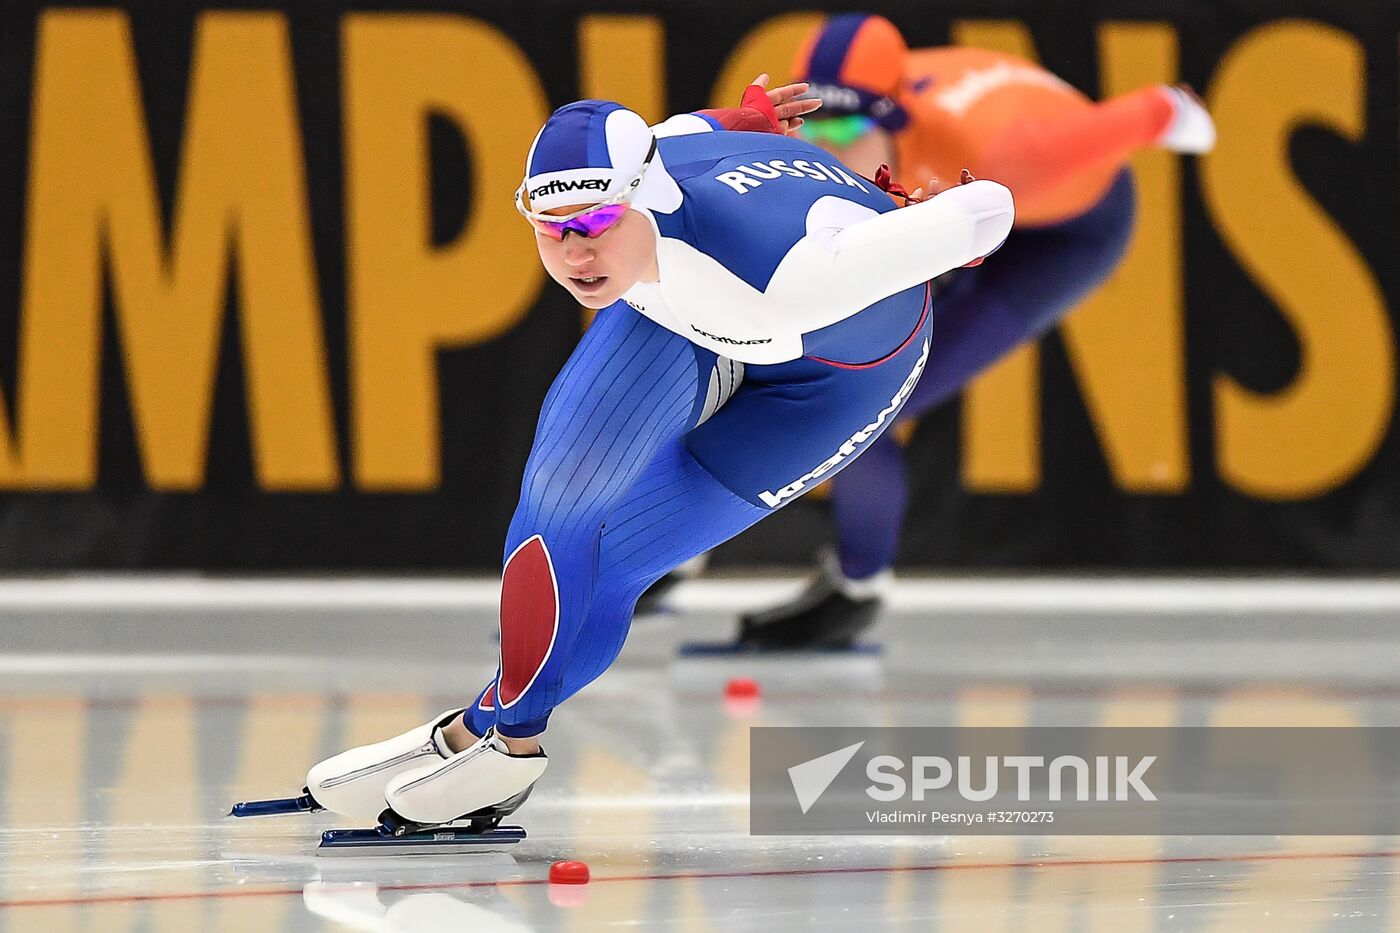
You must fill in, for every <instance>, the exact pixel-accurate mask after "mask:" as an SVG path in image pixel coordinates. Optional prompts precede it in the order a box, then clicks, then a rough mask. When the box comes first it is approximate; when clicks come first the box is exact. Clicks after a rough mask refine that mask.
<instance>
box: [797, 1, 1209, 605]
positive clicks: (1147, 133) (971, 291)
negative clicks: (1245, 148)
mask: <svg viewBox="0 0 1400 933" xmlns="http://www.w3.org/2000/svg"><path fill="white" fill-rule="evenodd" d="M794 71H795V78H796V79H797V80H805V81H809V82H811V84H812V89H811V92H810V93H811V94H812V95H814V96H817V97H820V98H821V99H822V101H823V107H822V110H820V111H818V112H817V113H816V114H814V115H813V116H814V117H817V118H821V119H811V120H809V123H808V127H809V128H810V129H811V130H812V132H811V134H810V135H809V138H811V139H813V140H814V141H816V142H818V143H819V144H823V145H828V144H829V145H828V148H832V149H833V151H836V152H837V153H838V154H839V155H840V156H841V157H842V158H843V160H844V161H845V162H846V164H848V165H852V166H853V167H855V168H856V169H857V170H860V171H863V172H869V173H873V172H874V169H875V165H873V164H865V165H863V164H861V161H860V160H859V159H858V158H854V157H853V154H854V153H855V152H856V151H857V149H858V147H859V146H860V145H862V144H861V143H859V142H857V141H856V140H855V139H853V138H851V137H853V136H854V135H855V134H858V133H861V132H863V131H866V130H868V131H870V132H871V133H872V134H873V137H878V139H877V141H878V142H882V143H884V148H883V149H880V148H879V147H877V148H874V149H866V150H864V151H866V152H867V153H871V152H884V153H885V155H886V158H888V157H889V156H893V161H894V173H895V177H897V178H898V179H899V180H900V181H902V182H904V184H905V186H906V187H908V188H911V189H912V188H914V187H916V186H918V185H926V184H927V183H928V181H929V179H930V178H932V177H936V178H937V179H939V180H940V181H941V182H942V184H943V185H944V186H946V185H948V184H956V183H957V179H958V178H959V174H960V172H961V170H962V169H964V168H966V169H968V170H970V171H971V173H972V174H973V175H974V176H976V177H978V178H990V179H992V180H994V181H999V182H1001V183H1002V184H1004V185H1006V186H1007V187H1008V188H1010V189H1011V192H1012V194H1013V196H1014V197H1015V202H1016V226H1015V229H1014V230H1013V232H1012V234H1011V236H1010V238H1009V239H1008V240H1007V242H1006V245H1005V246H1004V247H1003V248H1002V250H1001V251H1000V252H999V253H998V255H997V256H996V258H995V259H994V260H993V261H991V262H988V263H987V264H986V265H983V266H979V267H977V268H973V269H964V270H958V271H956V272H954V273H951V274H950V276H949V278H950V279H951V280H950V281H947V282H940V283H938V284H939V285H940V286H941V288H940V290H939V291H938V292H937V298H936V300H935V304H934V339H933V344H932V349H931V353H930V358H929V362H928V366H927V369H926V370H925V374H924V376H923V378H922V380H921V381H920V383H919V385H918V387H917V388H916V389H915V391H914V395H913V396H912V397H911V398H910V400H909V402H908V404H907V405H906V407H905V409H904V413H903V416H904V417H905V418H910V417H915V418H916V417H918V416H919V415H920V414H922V413H923V412H926V411H928V410H929V409H930V408H932V407H934V406H936V405H938V404H939V403H940V402H942V401H944V400H946V399H947V398H948V397H950V396H952V395H954V394H955V393H957V392H958V391H959V390H960V389H961V388H962V387H963V386H964V385H966V384H967V382H968V381H970V380H971V379H972V378H973V377H974V376H976V375H977V374H978V373H979V372H980V371H982V370H983V369H985V368H986V367H987V366H989V365H990V364H992V363H993V362H995V361H996V360H998V359H999V358H1001V357H1002V356H1004V355H1005V354H1006V353H1008V352H1009V351H1010V350H1012V349H1014V348H1015V347H1016V346H1018V345H1020V344H1022V343H1023V342H1026V341H1030V340H1034V339H1036V338H1038V337H1039V336H1041V335H1042V334H1044V333H1045V332H1046V331H1048V330H1050V329H1051V328H1052V327H1053V326H1054V325H1055V324H1056V323H1057V322H1058V321H1059V320H1060V318H1061V317H1063V316H1064V315H1065V314H1066V313H1068V312H1069V311H1070V310H1071V309H1072V308H1073V307H1074V306H1075V305H1076V304H1077V303H1078V302H1079V301H1080V300H1082V299H1083V298H1084V297H1085V296H1087V295H1088V294H1089V293H1090V292H1092V291H1093V290H1094V289H1095V288H1097V287H1098V286H1099V285H1100V284H1101V283H1102V282H1103V281H1104V280H1105V279H1106V278H1107V277H1108V275H1109V274H1110V273H1111V272H1112V270H1113V268H1114V267H1115V266H1116V265H1117V263H1118V261H1119V260H1120V258H1121V257H1122V255H1123V252H1124V250H1125V249H1126V247H1127V243H1128V239H1129V235H1130V233H1131V229H1132V222H1133V213H1134V194H1133V185H1132V178H1131V175H1130V173H1129V172H1128V170H1127V168H1126V163H1127V160H1128V158H1129V157H1130V156H1132V155H1133V154H1134V153H1136V152H1137V151H1139V150H1141V149H1143V148H1145V147H1149V146H1153V145H1156V144H1159V143H1160V141H1161V140H1162V139H1163V136H1164V134H1166V133H1167V132H1168V130H1169V129H1170V128H1171V126H1172V124H1173V121H1174V119H1175V118H1176V113H1177V108H1178V104H1177V100H1178V98H1177V97H1174V95H1182V94H1183V92H1182V91H1179V90H1176V89H1172V88H1165V87H1148V88H1143V89H1142V90H1139V91H1135V92H1133V93H1130V94H1126V95H1123V96H1120V97H1115V98H1113V99H1111V100H1108V101H1105V102H1102V103H1095V102H1093V101H1091V100H1090V99H1089V98H1087V97H1085V96H1084V95H1083V94H1081V93H1080V92H1079V91H1077V90H1076V89H1074V88H1073V87H1071V86H1070V85H1069V84H1067V83H1065V82H1064V81H1062V80H1061V79H1059V78H1058V77H1056V76H1055V75H1053V74H1051V73H1050V72H1048V71H1046V70H1045V69H1043V68H1041V67H1039V66H1038V65H1036V64H1034V63H1032V62H1029V61H1026V60H1024V59H1021V58H1017V57H1015V56H1012V55H1006V54H1002V53H999V52H993V51H987V50H983V49H974V48H961V47H958V48H954V47H948V48H932V49H919V50H910V49H908V48H907V47H906V45H905V43H904V39H903V38H902V36H901V35H900V33H899V31H898V30H897V29H896V28H895V27H894V25H893V24H891V23H890V22H889V21H888V20H885V19H883V18H881V17H878V16H866V15H862V14H847V15H842V16H836V17H832V18H831V19H830V20H828V21H827V22H826V24H825V25H824V26H823V27H822V28H821V29H819V30H818V31H817V32H815V33H814V34H813V35H812V36H811V37H810V39H809V40H808V41H807V43H806V44H805V46H804V47H803V49H802V50H801V51H800V52H799V54H798V58H797V63H796V67H795V69H794ZM828 121H829V122H828ZM842 121H844V124H845V125H846V126H847V128H848V129H849V128H850V127H851V126H854V132H848V133H847V134H846V136H847V138H845V139H842V138H841V137H840V136H839V135H837V134H834V133H829V132H825V131H824V128H825V129H826V130H829V129H839V128H840V127H841V126H842V125H843V122H842ZM878 131H883V133H880V132H878ZM843 143H844V144H847V145H849V146H850V147H851V148H846V149H843V148H842V144H843ZM877 161H878V160H877ZM906 499H907V491H906V477H905V469H904V464H903V457H902V452H901V451H900V449H899V447H898V445H897V444H896V442H895V441H894V440H893V438H892V437H891V436H890V435H889V434H887V435H885V437H884V438H882V439H881V441H880V442H879V444H878V445H877V446H876V447H873V448H872V449H871V450H869V451H867V453H866V454H865V455H864V456H863V457H862V458H861V459H860V461H859V462H857V463H856V464H854V465H852V467H851V468H850V469H848V470H847V471H846V472H844V473H843V474H842V475H841V477H840V478H839V480H838V481H836V482H835V483H834V486H833V501H834V513H835V518H836V522H837V526H838V531H839V548H838V553H839V556H840V563H841V570H842V574H843V575H844V576H845V577H846V578H847V579H849V580H862V579H867V578H870V577H872V576H874V575H875V574H877V573H879V572H881V571H883V570H886V569H887V568H889V567H890V566H891V565H892V564H893V563H894V560H895V557H896V553H897V550H898V544H899V538H900V529H901V525H902V522H903V515H904V509H905V503H906Z"/></svg>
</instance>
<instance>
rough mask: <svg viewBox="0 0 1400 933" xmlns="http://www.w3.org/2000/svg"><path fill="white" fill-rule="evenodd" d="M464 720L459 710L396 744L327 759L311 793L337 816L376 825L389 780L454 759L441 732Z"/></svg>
mask: <svg viewBox="0 0 1400 933" xmlns="http://www.w3.org/2000/svg"><path fill="white" fill-rule="evenodd" d="M460 715H462V710H460V709H457V710H448V711H447V712H445V713H443V714H442V715H441V716H438V717H437V718H436V719H434V720H432V721H431V722H427V723H424V724H423V725H421V726H418V727H417V728H415V729H410V730H409V731H407V732H405V733H403V734H402V735H397V736H395V737H394V738H392V739H386V740H385V741H383V742H376V743H375V744H373V745H361V746H359V747H358V748H352V749H350V750H349V751H345V752H341V753H340V754H339V755H335V756H333V757H331V758H327V759H326V760H325V761H323V762H321V763H320V764H318V765H314V766H313V767H312V768H311V770H310V771H309V772H307V775H306V789H307V790H309V791H310V792H311V796H312V797H314V798H316V802H317V803H319V804H320V805H321V806H323V807H325V808H326V809H327V810H330V811H331V812H332V813H339V814H340V815H341V816H347V817H350V818H351V819H353V820H357V821H360V822H364V823H376V822H378V821H379V814H381V813H383V812H384V788H385V787H386V786H387V785H388V783H389V781H391V780H393V779H394V778H396V777H398V776H399V775H400V774H403V773H404V772H405V771H409V770H412V769H414V768H419V767H422V766H423V764H424V763H425V762H427V761H432V762H435V763H438V764H440V763H442V760H443V759H444V758H446V757H448V756H449V755H450V754H452V752H451V750H450V749H449V748H448V747H447V744H446V743H445V742H443V740H442V738H441V735H440V728H441V727H442V726H444V725H446V724H447V723H450V722H451V721H452V720H453V719H455V718H457V717H458V716H460Z"/></svg>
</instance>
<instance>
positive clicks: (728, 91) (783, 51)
mask: <svg viewBox="0 0 1400 933" xmlns="http://www.w3.org/2000/svg"><path fill="white" fill-rule="evenodd" d="M825 21H826V17H825V16H823V15H822V14H820V13H784V14H782V15H781V16H774V17H772V18H770V19H766V20H764V21H763V22H761V23H759V24H758V25H757V26H755V27H754V28H753V29H751V30H749V32H748V34H747V35H745V36H744V38H743V39H741V40H740V41H739V44H738V45H737V46H735V47H734V51H733V52H731V53H730V55H729V58H728V59H727V60H726V61H725V63H724V67H723V68H721V69H720V72H719V77H718V78H717V79H716V80H715V86H714V90H713V91H711V93H710V106H711V107H737V106H739V98H740V97H741V96H743V93H744V88H746V87H748V86H749V82H750V81H752V80H753V79H754V78H756V77H758V76H759V75H760V74H763V73H764V72H767V73H768V74H769V75H771V76H772V78H773V80H772V82H771V83H770V87H771V86H772V85H777V84H786V83H787V82H788V79H789V78H790V77H791V76H792V60H793V59H794V58H796V57H797V50H798V49H799V48H801V47H802V40H804V39H806V38H807V34H808V33H810V32H811V31H812V30H813V29H816V28H817V27H818V26H820V25H821V24H822V23H823V22H825Z"/></svg>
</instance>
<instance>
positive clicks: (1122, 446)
mask: <svg viewBox="0 0 1400 933" xmlns="http://www.w3.org/2000/svg"><path fill="white" fill-rule="evenodd" d="M954 36H955V38H956V41H957V42H958V43H959V44H961V45H970V46H976V47H980V48H992V49H997V50H999V51H1003V52H1007V53H1010V54H1013V55H1019V56H1021V57H1023V58H1028V59H1032V60H1034V59H1035V49H1034V46H1033V43H1032V41H1031V37H1030V34H1029V32H1028V31H1027V30H1026V28H1025V26H1024V25H1023V24H1021V23H1019V22H1011V21H985V22H980V21H962V22H958V23H956V24H954ZM1099 39H1100V56H1101V64H1102V68H1101V71H1102V81H1103V95H1104V96H1112V95H1115V94H1121V93H1125V92H1127V91H1131V90H1134V89H1136V88H1139V87H1143V86H1146V85H1150V84H1157V83H1170V82H1171V81H1173V80H1175V77H1176V37H1175V34H1174V33H1173V32H1172V30H1171V27H1170V26H1167V25H1164V24H1143V25H1136V24H1110V25H1107V26H1105V27H1104V28H1103V29H1102V30H1101V32H1100V36H1099ZM1132 168H1133V172H1134V175H1135V182H1136V185H1137V190H1138V215H1137V221H1136V223H1135V229H1134V235H1133V240H1132V243H1131V244H1130V246H1129V250H1128V253H1127V255H1126V256H1125V258H1124V260H1123V262H1122V263H1121V264H1120V266H1119V267H1118V269H1117V270H1115V272H1114V274H1113V276H1112V277H1111V278H1110V279H1109V280H1108V281H1107V282H1106V283H1105V284H1104V286H1103V287H1102V288H1101V289H1099V290H1098V291H1097V292H1096V293H1094V294H1093V295H1091V296H1090V297H1089V298H1087V299H1086V300H1085V301H1084V302H1083V303H1082V304H1081V305H1080V306H1079V307H1078V308H1076V309H1074V311H1073V312H1072V313H1071V314H1069V315H1068V316H1067V317H1066V318H1065V319H1064V321H1063V322H1062V323H1061V325H1060V333H1061V337H1062V339H1063V341H1064V345H1065V350H1066V353H1067V354H1068V356H1069V359H1070V363H1071V365H1072V367H1073V370H1074V374H1075V377H1076V381H1077V382H1078V383H1079V386H1080V389H1081V391H1082V393H1083V397H1084V401H1085V405H1086V407H1087V409H1088V412H1089V415H1090V418H1091V420H1092V422H1093V424H1094V427H1095V429H1096V431H1097V434H1098V437H1099V441H1100V443H1101V444H1102V445H1103V448H1104V453H1105V457H1106V459H1107V461H1108V466H1109V471H1110V473H1111V474H1112V476H1113V479H1114V481H1115V483H1116V484H1117V485H1118V486H1119V487H1121V488H1123V489H1127V490H1130V491H1134V492H1176V491H1180V490H1181V489H1183V488H1185V486H1186V483H1187V479H1188V477H1189V473H1190V468H1189V464H1188V462H1187V424H1186V385H1185V381H1186V380H1185V355H1184V354H1185V351H1184V346H1183V344H1184V339H1183V323H1182V302H1181V243H1180V239H1181V237H1180V209H1179V205H1178V197H1179V195H1178V191H1179V169H1178V166H1177V162H1176V157H1175V156H1172V155H1169V154H1167V153H1162V152H1144V153H1141V154H1139V155H1138V156H1137V157H1136V158H1135V159H1134V160H1133V163H1132ZM1039 359H1040V357H1039V352H1038V349H1037V347H1036V346H1035V345H1034V344H1027V345H1025V346H1023V347H1021V348H1019V349H1017V350H1015V351H1013V352H1012V353H1011V354H1010V355H1009V356H1007V357H1006V358H1005V359H1004V360H1002V361H1001V362H999V363H998V364H996V365H995V366H993V367H991V368H990V369H988V370H987V371H986V372H985V373H983V374H982V375H981V376H979V377H978V378H977V379H976V380H974V381H973V382H972V384H971V385H970V386H969V387H968V391H967V393H966V394H965V395H964V399H963V481H964V483H965V484H966V485H967V486H968V487H969V488H970V489H974V490H979V491H996V492H1029V491H1031V490H1033V489H1035V488H1036V487H1037V486H1039V484H1040V443H1041V440H1040V374H1039Z"/></svg>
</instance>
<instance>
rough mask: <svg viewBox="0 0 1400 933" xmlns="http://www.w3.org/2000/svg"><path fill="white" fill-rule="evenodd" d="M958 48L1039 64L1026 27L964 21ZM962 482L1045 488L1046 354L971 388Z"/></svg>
mask: <svg viewBox="0 0 1400 933" xmlns="http://www.w3.org/2000/svg"><path fill="white" fill-rule="evenodd" d="M952 39H953V42H954V43H956V44H957V45H968V46H973V47H976V48H982V49H994V50H996V51H998V52H1006V53H1008V54H1011V55H1019V56H1021V57H1022V58H1026V59H1030V60H1031V61H1035V60H1036V54H1035V43H1033V42H1032V41H1031V35H1030V31H1029V30H1027V29H1026V26H1025V24H1024V23H1019V22H1016V21H1013V20H958V21H957V22H955V23H953V27H952ZM962 480H963V485H964V486H966V487H967V488H968V489H971V490H974V491H976V492H1031V491H1032V490H1034V489H1035V488H1036V487H1037V486H1039V485H1040V349H1039V348H1038V347H1037V346H1036V345H1035V344H1034V343H1027V344H1025V345H1023V346H1021V347H1018V348H1017V349H1015V350H1013V351H1012V352H1011V353H1009V354H1007V355H1006V356H1005V357H1004V358H1003V359H1002V360H1001V361H1000V362H998V363H997V364H996V365H994V366H992V367H990V368H988V369H987V370H986V371H985V372H983V373H982V374H981V375H980V376H978V377H977V378H976V379H974V380H973V381H972V382H971V383H969V384H968V387H967V390H966V391H965V392H964V393H963V409H962Z"/></svg>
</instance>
